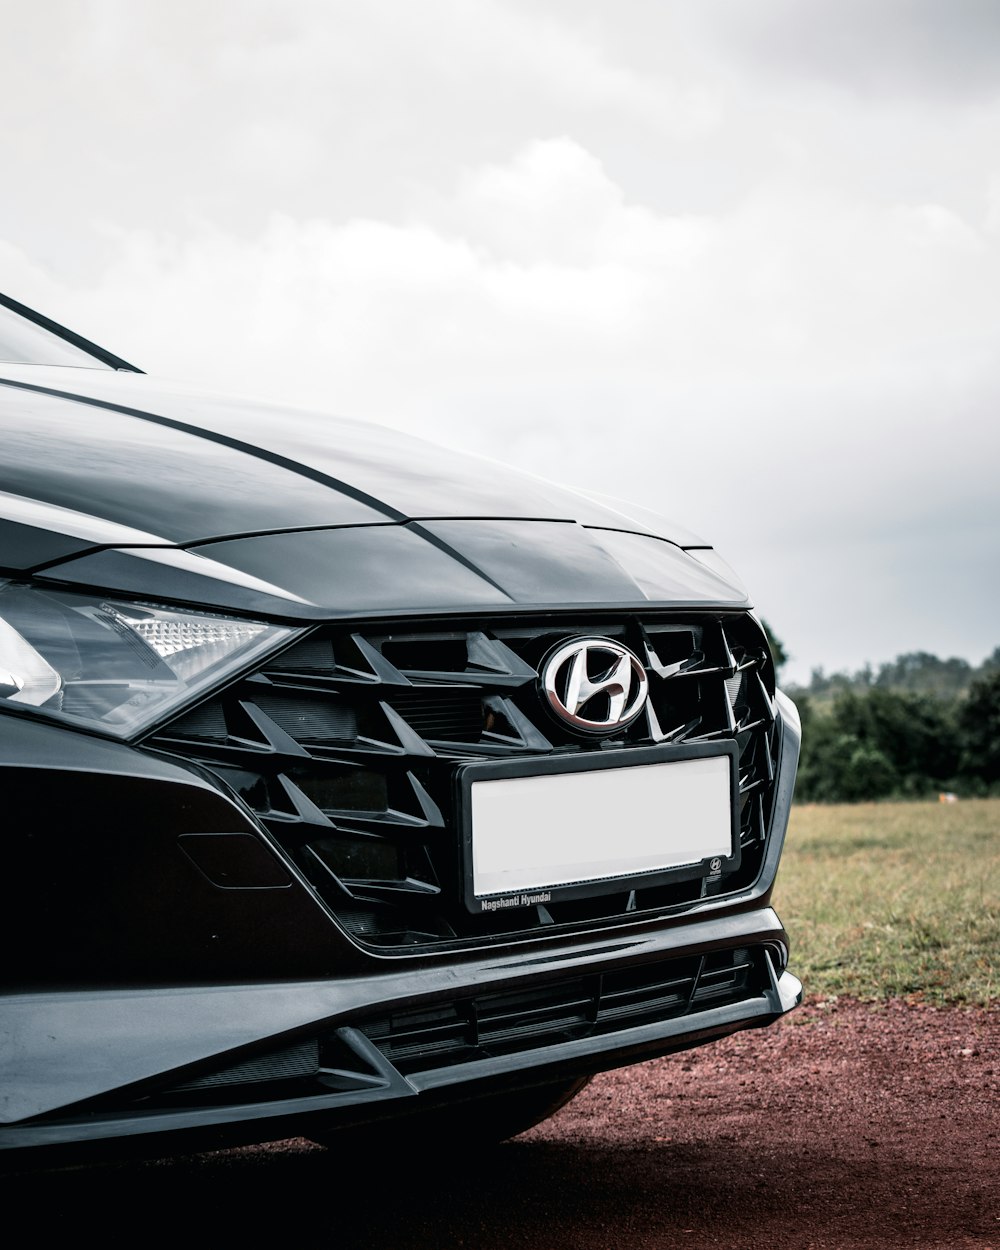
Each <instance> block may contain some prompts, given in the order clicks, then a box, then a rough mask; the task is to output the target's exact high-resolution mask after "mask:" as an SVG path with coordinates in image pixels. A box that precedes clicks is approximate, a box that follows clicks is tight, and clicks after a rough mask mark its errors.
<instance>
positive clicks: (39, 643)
mask: <svg viewBox="0 0 1000 1250" xmlns="http://www.w3.org/2000/svg"><path fill="white" fill-rule="evenodd" d="M300 632H301V630H297V629H289V628H286V627H282V626H278V625H266V624H263V623H262V622H260V621H243V620H238V619H236V618H234V617H223V616H209V615H207V614H204V613H201V612H192V611H179V610H177V609H174V608H158V607H150V606H146V605H143V604H136V603H127V602H123V601H121V600H118V599H107V598H104V597H103V596H98V595H81V594H74V593H70V592H66V591H59V590H47V589H46V590H42V589H40V588H38V587H36V586H27V585H21V584H17V583H12V582H8V583H6V584H4V583H2V582H0V708H3V707H4V706H11V707H17V708H22V709H28V708H31V709H35V710H37V711H38V712H40V713H43V714H45V715H48V716H54V717H57V718H58V719H60V720H64V721H70V722H72V723H74V724H78V725H86V726H88V727H89V728H92V729H101V730H104V731H105V732H106V733H111V734H116V735H117V736H119V737H128V736H129V735H131V734H135V733H138V732H139V731H140V730H142V729H145V728H147V727H148V726H149V725H152V724H153V723H154V722H155V721H158V720H160V719H162V718H163V717H165V716H166V715H167V714H168V713H170V712H171V711H174V710H176V709H177V708H179V707H181V706H183V705H184V704H186V703H190V702H191V701H192V700H193V699H194V698H195V697H196V696H197V695H199V694H201V693H202V692H203V691H205V690H207V689H208V688H209V687H211V686H213V685H217V684H218V683H219V682H221V681H222V680H224V679H225V678H226V677H227V676H230V675H232V674H233V673H235V672H237V671H238V670H240V669H242V668H246V667H248V666H249V665H251V664H252V662H253V661H254V660H256V659H257V658H258V657H259V656H261V655H262V654H264V653H265V652H268V651H271V650H273V649H274V648H275V647H277V646H279V645H280V644H281V643H283V642H285V641H287V640H288V639H289V638H291V637H292V636H293V635H295V634H296V633H300Z"/></svg>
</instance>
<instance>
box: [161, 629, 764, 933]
mask: <svg viewBox="0 0 1000 1250" xmlns="http://www.w3.org/2000/svg"><path fill="white" fill-rule="evenodd" d="M582 635H585V636H590V637H593V636H599V637H606V638H612V639H614V640H615V641H617V642H620V643H623V644H624V645H626V646H628V647H629V648H630V649H631V650H632V651H633V652H634V653H635V654H636V655H638V656H639V657H640V658H641V659H642V660H643V662H644V663H645V665H646V669H647V673H648V676H649V686H650V696H649V701H648V704H647V707H646V709H645V711H644V712H643V714H642V715H641V716H640V718H639V719H638V720H637V721H635V722H634V723H633V724H632V725H630V726H629V727H628V728H627V729H626V730H623V731H619V732H618V733H617V734H615V735H613V736H612V737H610V738H608V739H606V740H604V741H597V740H595V739H594V738H592V737H591V738H589V739H585V738H582V737H580V736H579V735H577V734H576V733H575V732H574V731H573V730H571V729H570V728H568V727H560V725H558V724H557V722H556V721H555V719H553V718H552V717H551V716H549V715H548V714H547V713H546V711H545V709H544V707H543V705H542V700H541V697H540V695H539V692H538V669H539V667H540V666H541V664H542V661H543V659H544V658H545V656H546V655H547V654H548V653H549V651H551V649H552V648H553V647H554V646H555V645H556V644H557V643H560V642H562V641H564V640H565V639H567V638H572V637H575V636H582ZM773 693H774V678H773V670H772V666H771V662H770V657H769V653H768V650H767V645H766V642H765V639H764V636H763V634H762V632H761V630H760V627H759V626H758V625H757V624H756V622H755V621H754V620H753V619H752V618H751V617H749V616H747V615H745V614H722V613H719V614H705V615H702V616H697V617H694V616H691V615H688V614H685V615H683V616H680V615H668V614H661V615H656V614H648V615H644V616H643V617H641V618H638V617H629V618H627V619H623V618H617V619H607V618H600V617H597V618H595V617H591V616H583V617H562V618H561V617H554V616H552V615H549V616H547V617H545V618H529V619H514V620H509V619H507V620H495V621H491V622H490V623H489V624H488V625H486V624H484V623H483V622H476V623H469V624H462V623H456V624H455V627H454V628H443V627H441V626H437V627H433V626H429V627H426V628H423V629H415V628H413V627H406V628H403V629H400V630H399V631H397V632H387V630H386V627H382V628H381V630H376V629H374V628H372V629H370V630H362V629H358V628H355V629H353V630H352V629H344V628H339V629H338V628H337V627H334V626H329V627H327V626H324V627H322V628H320V629H318V630H316V631H315V632H314V633H313V634H311V635H309V636H308V637H307V638H305V639H304V640H302V641H300V642H298V643H296V644H295V645H294V646H292V647H291V648H290V649H288V650H286V651H285V652H284V653H282V654H281V655H279V656H278V657H276V658H274V659H272V660H270V661H269V662H268V663H267V664H266V665H265V666H264V668H263V669H262V670H261V671H260V672H258V673H256V674H254V675H252V676H250V677H248V678H245V679H244V680H242V681H241V682H239V683H237V684H236V685H234V686H233V687H231V688H230V689H228V690H227V691H225V692H224V693H223V694H221V695H219V696H217V697H216V698H215V699H214V700H212V701H211V702H209V703H207V704H205V705H203V706H202V707H200V708H198V709H196V710H194V711H192V712H190V713H188V714H186V715H184V716H182V717H180V718H179V719H177V720H176V721H174V722H173V723H172V724H171V725H169V726H168V727H166V728H165V729H162V730H161V731H159V733H157V734H156V735H155V737H154V738H153V742H155V744H156V745H157V746H159V747H161V748H164V749H168V750H171V751H174V752H179V753H181V754H184V755H186V756H188V757H189V758H192V759H195V760H197V761H199V762H201V763H203V764H206V765H208V766H209V767H211V768H213V769H214V770H215V771H216V772H217V773H218V774H219V775H220V776H222V777H223V778H224V779H225V780H226V781H227V782H228V783H229V784H230V785H231V786H232V787H233V788H234V789H235V790H236V791H237V792H238V793H239V794H240V795H241V796H242V797H243V799H244V801H245V802H246V803H247V804H248V805H249V806H250V807H251V808H253V810H254V811H255V812H257V813H258V815H259V816H260V818H261V819H262V820H263V822H264V823H265V824H266V825H267V827H268V828H269V830H270V831H271V832H272V833H273V834H274V836H275V837H276V838H277V839H278V841H279V842H280V843H281V844H282V845H283V846H284V847H285V849H286V850H287V852H288V853H289V854H290V855H291V856H292V857H293V858H294V859H295V861H296V862H297V863H298V864H299V866H300V868H301V869H302V870H303V871H304V872H305V874H306V875H307V876H308V877H309V879H310V880H311V881H312V882H313V884H314V886H315V887H316V889H317V890H318V891H319V892H320V894H321V895H322V896H323V898H324V899H325V900H326V902H327V903H328V905H329V906H330V907H331V909H332V910H333V912H334V913H335V914H336V916H337V918H338V919H339V921H340V922H341V924H342V925H343V927H344V928H345V929H347V930H348V931H349V932H350V933H352V934H353V935H354V936H355V937H356V938H358V939H359V940H360V941H362V942H364V943H367V944H370V945H372V946H376V947H379V948H380V949H383V950H385V949H392V948H408V949H410V950H413V949H414V948H419V947H421V946H426V947H439V946H440V944H442V943H464V942H467V941H473V940H482V939H484V938H487V937H489V936H491V935H494V934H508V935H513V934H525V935H527V934H530V933H531V932H533V931H535V930H537V929H539V928H542V927H549V926H552V925H555V926H567V925H574V926H579V925H588V924H593V923H597V922H606V921H607V920H608V919H609V918H614V917H617V916H621V917H625V916H626V915H627V916H628V917H629V918H632V916H633V915H634V914H635V913H643V912H647V913H648V912H655V911H658V910H662V909H664V908H677V907H683V906H684V905H685V904H690V903H692V902H693V901H695V900H697V899H698V898H700V897H703V896H704V894H706V893H723V892H729V891H732V890H735V889H738V888H741V887H743V886H745V885H747V884H749V883H750V882H752V881H753V880H754V879H755V878H756V876H757V873H758V871H759V869H760V863H761V858H762V855H763V847H764V840H765V836H766V830H767V825H768V820H769V817H770V805H771V793H772V788H773V785H772V783H773V780H774V750H775V742H774V724H775V711H774V703H773ZM720 740H721V741H735V742H736V743H737V745H738V748H739V753H740V756H739V782H740V796H739V806H740V822H741V831H740V838H741V860H740V864H739V867H738V868H736V869H735V871H733V872H730V873H728V874H724V875H723V876H722V877H721V878H717V879H715V880H707V881H704V880H700V879H699V880H685V881H675V882H672V883H669V884H666V885H658V886H656V887H655V888H640V889H636V890H629V889H624V888H623V889H622V890H621V891H618V892H615V893H610V894H602V895H600V896H598V897H593V898H584V899H570V900H565V901H558V900H556V901H553V902H552V903H550V904H548V905H546V906H545V907H541V906H539V907H528V908H513V909H510V910H508V911H501V912H494V913H492V914H489V915H471V914H469V912H468V911H467V910H466V909H465V907H464V905H463V903H462V899H461V893H462V892H461V888H460V887H461V875H460V861H459V846H458V835H457V831H456V828H455V817H454V812H453V802H454V799H453V781H454V771H455V767H456V765H457V764H459V763H461V762H468V761H478V760H489V759H517V758H523V757H526V756H533V757H539V756H542V757H545V756H548V757H553V756H557V755H578V754H579V753H581V752H587V751H601V750H606V749H608V748H613V749H622V748H624V749H628V748H630V747H633V746H649V745H651V744H655V743H664V742H667V743H682V742H684V743H697V742H717V741H720Z"/></svg>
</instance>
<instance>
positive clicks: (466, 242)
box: [0, 0, 1000, 681]
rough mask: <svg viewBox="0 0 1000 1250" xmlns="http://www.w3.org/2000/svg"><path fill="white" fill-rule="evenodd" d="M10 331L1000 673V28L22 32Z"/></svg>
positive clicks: (6, 222) (198, 7)
mask: <svg viewBox="0 0 1000 1250" xmlns="http://www.w3.org/2000/svg"><path fill="white" fill-rule="evenodd" d="M0 11H2V17H3V26H4V32H5V34H4V39H3V40H2V41H0V106H2V109H3V117H4V119H5V122H4V126H3V127H2V133H0V180H2V186H3V190H2V194H0V289H2V290H4V291H5V292H6V293H7V294H9V295H11V296H13V297H14V298H16V299H19V300H21V301H22V302H24V303H26V304H29V305H30V306H32V307H36V308H38V309H40V310H41V311H43V312H45V313H46V314H47V315H49V316H51V317H53V318H55V319H56V320H58V321H62V322H63V323H64V324H68V325H70V326H72V327H73V328H74V329H76V330H78V331H79V332H81V333H83V334H85V335H88V336H89V337H91V338H93V339H94V340H96V341H97V342H99V343H101V344H102V345H104V346H106V347H108V348H110V349H111V350H113V351H115V352H117V353H118V354H119V355H121V356H123V357H125V358H126V359H128V360H131V361H133V362H134V363H135V364H137V365H139V366H140V367H141V368H143V369H145V370H146V371H147V372H149V373H154V374H160V375H164V376H167V377H171V378H185V379H189V380H193V381H197V382H199V383H202V384H204V385H205V386H206V387H207V388H211V389H214V390H221V391H228V392H235V393H239V394H248V395H256V396H264V397H267V398H271V399H277V400H283V401H286V402H289V403H294V404H296V405H306V406H309V407H313V408H319V409H322V410H324V411H329V412H335V413H339V414H341V415H345V416H352V417H358V418H362V419H366V420H372V421H378V422H381V423H384V424H387V425H392V426H396V427H399V428H402V429H405V430H408V431H410V432H411V433H417V434H422V435H423V436H425V437H428V438H432V439H434V440H436V441H439V442H444V443H447V444H450V445H452V446H456V447H461V448H465V449H468V450H472V451H474V452H477V453H480V454H483V455H487V456H491V457H493V458H495V459H499V460H503V461H505V462H507V463H510V464H514V465H517V466H518V467H521V468H524V469H527V470H529V471H530V472H533V473H537V474H540V475H541V476H544V477H549V478H552V479H554V480H557V481H560V482H563V483H566V484H568V485H570V486H578V487H581V488H583V489H585V490H588V491H596V492H599V493H602V494H606V495H611V496H617V497H619V498H622V499H631V500H634V501H636V502H638V503H640V504H642V505H643V506H644V507H646V508H649V509H652V510H653V511H656V512H659V513H661V514H662V515H664V516H666V517H668V518H671V519H673V520H675V521H677V522H679V523H680V524H682V525H683V526H685V527H686V528H688V529H691V530H694V531H695V532H696V533H698V534H700V535H702V536H703V537H704V538H705V539H706V540H707V541H709V542H711V543H713V544H714V545H715V546H716V547H717V548H718V549H719V551H720V552H721V553H722V554H723V555H724V556H725V557H726V558H727V559H728V560H729V561H730V562H731V563H732V564H733V565H734V566H735V567H736V568H737V569H738V571H739V572H740V574H741V575H742V577H743V578H744V580H745V581H746V583H747V584H748V586H749V588H750V591H751V595H752V597H753V598H754V600H755V602H756V604H757V605H758V607H759V609H760V611H761V612H762V614H763V615H764V617H765V618H766V619H767V620H768V622H769V623H770V625H771V627H772V628H773V630H774V631H775V633H776V634H777V635H778V636H779V637H780V638H781V640H782V641H783V643H784V645H785V647H786V649H787V650H788V651H789V652H790V653H791V656H792V660H791V662H790V664H789V665H788V667H787V669H786V679H787V680H792V681H806V680H808V677H809V674H810V672H811V670H812V669H813V668H816V667H823V668H825V669H826V670H827V671H828V672H829V671H832V670H838V669H844V668H847V669H854V668H858V667H860V666H861V665H863V664H865V663H866V662H870V663H872V664H874V665H877V664H879V663H880V662H882V661H885V660H889V659H892V658H893V657H894V656H896V655H897V654H899V653H902V652H908V651H917V650H926V651H931V652H935V653H936V654H939V655H941V656H951V655H958V656H962V657H964V658H966V659H968V660H970V661H972V662H974V663H978V662H980V661H981V660H982V659H983V658H984V657H985V656H986V655H987V654H988V653H990V652H992V651H993V649H994V647H996V646H997V645H998V644H1000V591H998V583H1000V490H998V489H997V479H998V476H1000V421H998V420H997V418H996V413H997V408H998V404H1000V352H998V350H997V349H998V341H1000V69H998V67H1000V5H998V4H996V3H995V0H948V2H947V3H944V2H941V0H879V3H878V4H872V3H871V2H870V0H809V3H802V0H698V2H697V3H695V2H694V0H684V2H681V0H420V3H419V4H418V3H413V2H412V0H365V2H364V3H361V4H359V3H357V0H282V3H280V4H279V3H278V2H277V0H270V2H267V3H265V2H263V0H197V2H194V0H172V2H171V3H170V4H169V5H168V4H163V3H160V2H159V0H42V2H41V3H38V4H34V5H25V4H15V3H13V0H0Z"/></svg>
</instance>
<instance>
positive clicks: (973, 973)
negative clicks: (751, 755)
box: [774, 799, 1000, 1006]
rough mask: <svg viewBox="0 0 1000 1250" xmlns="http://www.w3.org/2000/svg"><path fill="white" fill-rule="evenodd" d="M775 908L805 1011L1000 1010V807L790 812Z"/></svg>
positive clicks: (808, 807) (920, 805)
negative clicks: (835, 1004) (894, 1002)
mask: <svg viewBox="0 0 1000 1250" xmlns="http://www.w3.org/2000/svg"><path fill="white" fill-rule="evenodd" d="M774 904H775V907H776V909H777V911H778V914H779V915H780V916H781V919H782V920H783V921H784V923H785V928H786V929H787V930H788V933H789V936H790V938H791V944H792V952H793V954H792V963H791V967H792V970H793V971H794V972H795V973H796V975H798V976H800V977H801V978H802V981H803V982H804V983H805V987H806V992H807V994H808V996H809V998H811V999H813V1000H814V1001H815V1000H816V999H817V998H822V997H825V996H829V995H834V994H848V995H851V996H853V997H855V998H861V999H884V998H891V997H909V998H917V999H921V1000H923V1001H926V1002H930V1003H967V1004H977V1005H980V1006H984V1005H987V1004H989V1003H993V1004H994V1005H996V1004H997V1003H1000V799H966V800H963V801H961V802H958V803H938V802H913V803H858V804H851V805H846V804H845V805H837V806H817V805H815V804H804V805H797V806H796V807H795V808H794V809H793V811H792V819H791V825H790V827H789V831H788V840H787V842H786V844H785V851H784V856H783V859H782V864H781V868H780V870H779V872H778V881H777V885H776V887H775V893H774Z"/></svg>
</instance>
